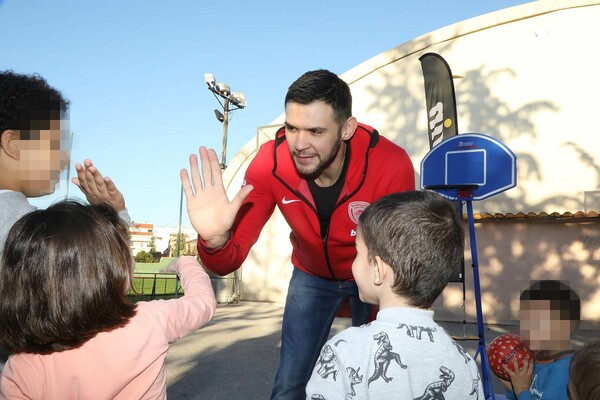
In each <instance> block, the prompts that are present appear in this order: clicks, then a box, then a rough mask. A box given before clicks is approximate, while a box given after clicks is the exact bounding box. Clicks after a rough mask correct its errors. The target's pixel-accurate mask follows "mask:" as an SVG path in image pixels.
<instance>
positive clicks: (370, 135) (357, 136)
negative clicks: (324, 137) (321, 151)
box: [272, 123, 379, 207]
mask: <svg viewBox="0 0 600 400" xmlns="http://www.w3.org/2000/svg"><path fill="white" fill-rule="evenodd" d="M378 141H379V132H377V130H376V129H374V128H372V127H370V126H368V125H365V124H361V123H359V124H358V127H357V128H356V132H355V133H354V135H353V136H352V138H351V139H350V140H349V141H348V145H349V146H350V164H349V166H348V171H347V172H346V182H345V183H344V187H343V189H342V192H341V194H340V198H345V197H349V196H351V195H352V194H353V193H354V192H356V191H357V190H358V189H359V188H360V186H361V185H362V183H363V181H364V178H365V174H366V170H367V165H368V163H369V150H370V149H372V148H373V147H375V145H377V142H378ZM273 160H274V163H273V171H272V173H273V176H274V177H275V178H276V179H277V180H279V181H280V182H281V183H282V184H283V185H284V186H286V187H287V188H288V189H289V190H290V191H292V192H294V193H296V195H298V196H299V197H302V198H304V199H305V200H306V201H307V202H308V203H309V204H312V205H313V207H314V202H313V200H312V196H311V194H310V190H309V188H308V184H307V182H306V180H305V179H303V178H302V177H300V175H298V172H297V170H296V167H295V166H294V161H293V160H292V157H291V155H290V151H289V147H288V146H287V143H286V137H285V127H281V128H279V130H278V131H277V133H276V134H275V144H274V154H273Z"/></svg>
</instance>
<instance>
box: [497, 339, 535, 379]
mask: <svg viewBox="0 0 600 400" xmlns="http://www.w3.org/2000/svg"><path fill="white" fill-rule="evenodd" d="M487 356H488V362H489V364H490V368H491V370H492V372H493V373H494V374H496V375H497V376H498V377H499V378H501V379H504V380H505V381H509V380H510V376H509V375H508V373H507V372H506V371H505V370H504V368H503V367H502V366H503V365H506V366H507V367H508V369H510V370H511V371H514V362H513V359H514V358H516V359H517V365H518V366H519V368H523V362H524V361H525V359H526V358H528V357H529V360H530V362H533V360H534V358H533V353H532V352H531V350H529V348H528V347H527V345H526V344H525V342H524V341H523V339H521V337H520V336H519V335H514V334H505V335H500V336H498V337H497V338H496V339H494V340H492V343H490V347H489V348H488V350H487Z"/></svg>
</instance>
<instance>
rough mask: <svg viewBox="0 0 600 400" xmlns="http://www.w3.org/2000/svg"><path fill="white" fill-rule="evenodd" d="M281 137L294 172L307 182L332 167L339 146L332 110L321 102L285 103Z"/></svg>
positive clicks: (340, 139) (339, 132)
mask: <svg viewBox="0 0 600 400" xmlns="http://www.w3.org/2000/svg"><path fill="white" fill-rule="evenodd" d="M285 135H286V139H287V143H288V146H289V149H290V154H291V156H292V159H293V160H294V165H295V166H296V169H297V170H298V173H299V174H300V176H302V177H303V178H304V179H308V180H313V179H316V178H318V177H319V176H320V175H321V174H322V173H323V171H326V170H327V168H329V167H330V166H331V165H332V164H334V161H336V157H337V156H338V153H339V150H340V147H341V143H342V132H341V129H340V127H339V126H338V124H337V122H336V121H335V119H334V115H333V109H332V108H331V106H329V105H327V104H325V103H324V102H322V101H315V102H313V103H310V104H307V105H303V104H298V103H291V102H290V103H287V104H286V106H285ZM339 159H340V160H341V157H339ZM340 162H341V161H340Z"/></svg>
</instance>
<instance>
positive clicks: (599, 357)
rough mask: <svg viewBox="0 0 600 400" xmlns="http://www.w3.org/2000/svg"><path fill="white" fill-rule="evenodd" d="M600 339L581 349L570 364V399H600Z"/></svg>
mask: <svg viewBox="0 0 600 400" xmlns="http://www.w3.org/2000/svg"><path fill="white" fill-rule="evenodd" d="M599 369H600V341H595V342H592V343H589V344H587V345H586V346H584V347H583V348H581V349H579V350H578V351H577V352H576V353H575V355H574V356H573V359H571V363H570V364H569V399H573V400H575V399H576V400H597V399H600V374H598V370H599Z"/></svg>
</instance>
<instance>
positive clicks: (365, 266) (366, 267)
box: [352, 228, 378, 304]
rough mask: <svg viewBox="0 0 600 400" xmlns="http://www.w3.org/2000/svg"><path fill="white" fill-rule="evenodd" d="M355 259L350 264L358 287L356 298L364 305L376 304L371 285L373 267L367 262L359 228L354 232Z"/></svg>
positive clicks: (367, 258)
mask: <svg viewBox="0 0 600 400" xmlns="http://www.w3.org/2000/svg"><path fill="white" fill-rule="evenodd" d="M355 246H356V257H355V258H354V262H353V263H352V275H353V276H354V280H355V281H356V285H357V286H358V297H359V298H360V299H361V300H362V301H363V302H365V303H369V304H378V300H377V297H376V295H375V292H374V290H373V289H374V288H375V286H374V284H373V274H374V271H373V268H374V267H373V266H372V265H371V263H370V262H369V257H368V255H367V253H368V251H367V245H366V244H365V241H364V240H363V238H362V233H361V231H360V228H358V229H357V230H356V242H355Z"/></svg>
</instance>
